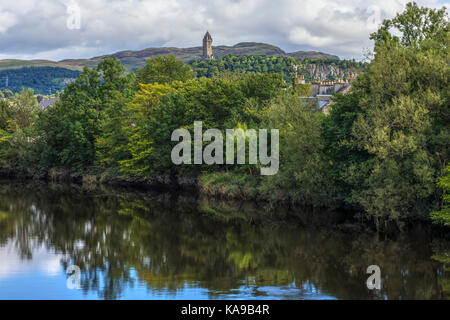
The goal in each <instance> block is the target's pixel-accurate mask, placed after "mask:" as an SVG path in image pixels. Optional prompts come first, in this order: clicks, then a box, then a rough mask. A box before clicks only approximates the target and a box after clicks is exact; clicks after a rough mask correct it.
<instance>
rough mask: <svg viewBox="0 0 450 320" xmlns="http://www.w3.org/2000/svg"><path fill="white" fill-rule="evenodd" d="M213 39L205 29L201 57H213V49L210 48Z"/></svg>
mask: <svg viewBox="0 0 450 320" xmlns="http://www.w3.org/2000/svg"><path fill="white" fill-rule="evenodd" d="M212 42H213V39H212V37H211V34H210V33H209V31H206V33H205V36H204V37H203V58H205V59H212V58H213V49H212Z"/></svg>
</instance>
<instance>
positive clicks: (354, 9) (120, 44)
mask: <svg viewBox="0 0 450 320" xmlns="http://www.w3.org/2000/svg"><path fill="white" fill-rule="evenodd" d="M71 1H72V2H75V3H77V4H78V5H79V6H80V8H81V29H80V30H70V29H68V28H67V26H66V24H67V18H68V15H67V5H68V4H69V3H70V2H71ZM419 2H421V3H424V4H428V5H430V6H438V1H437V0H422V1H419ZM405 3H406V1H405V0H369V1H366V0H277V1H273V0H240V1H239V0H41V1H35V0H14V1H11V0H0V58H49V59H56V60H57V59H64V58H78V57H91V56H94V55H101V54H105V53H112V52H115V51H119V50H127V49H131V50H136V49H143V48H147V47H152V46H178V47H187V46H198V45H200V44H201V38H202V36H203V33H204V32H205V30H206V29H208V30H209V31H210V32H211V33H212V34H213V37H214V44H215V45H219V44H226V45H232V44H235V43H237V42H241V41H257V42H266V43H270V44H274V45H278V46H280V47H282V48H283V49H285V50H287V51H295V50H309V49H310V50H320V51H324V52H329V53H334V54H338V55H341V56H343V57H356V58H359V57H361V56H362V52H363V50H364V49H365V48H367V47H369V46H370V45H371V44H370V41H369V40H368V37H369V34H370V33H371V32H373V31H374V30H370V28H369V25H368V23H367V20H368V19H369V17H370V14H371V13H370V12H369V11H368V8H369V7H370V6H374V7H375V8H379V12H380V15H381V17H382V18H385V17H389V16H393V15H394V14H395V12H398V11H399V10H401V9H402V8H403V6H404V5H405Z"/></svg>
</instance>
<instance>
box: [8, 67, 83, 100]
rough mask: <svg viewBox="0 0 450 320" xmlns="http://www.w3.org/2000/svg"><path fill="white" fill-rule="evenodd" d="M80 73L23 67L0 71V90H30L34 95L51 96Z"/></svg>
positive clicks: (58, 68)
mask: <svg viewBox="0 0 450 320" xmlns="http://www.w3.org/2000/svg"><path fill="white" fill-rule="evenodd" d="M79 74H80V72H79V71H77V70H69V69H65V68H60V67H51V66H48V67H24V68H20V69H9V70H2V71H0V90H3V89H8V90H11V91H12V92H14V93H16V92H19V91H20V90H21V89H22V88H32V89H33V90H34V92H35V93H39V94H45V95H47V94H53V93H55V92H58V91H61V90H62V89H63V88H64V87H65V86H66V85H67V84H68V83H70V82H71V81H73V80H75V79H76V78H77V77H78V76H79Z"/></svg>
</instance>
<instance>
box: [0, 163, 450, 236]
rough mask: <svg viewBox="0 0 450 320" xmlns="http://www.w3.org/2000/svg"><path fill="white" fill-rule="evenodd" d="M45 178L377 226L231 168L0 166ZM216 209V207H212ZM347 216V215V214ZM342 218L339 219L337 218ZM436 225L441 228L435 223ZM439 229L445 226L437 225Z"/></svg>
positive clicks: (401, 226)
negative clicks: (162, 171) (136, 170)
mask: <svg viewBox="0 0 450 320" xmlns="http://www.w3.org/2000/svg"><path fill="white" fill-rule="evenodd" d="M5 179H7V180H12V181H14V180H22V181H42V182H53V183H73V184H76V185H80V186H82V187H85V188H88V189H93V188H96V187H99V186H111V187H124V188H127V189H128V188H132V189H140V190H150V191H163V192H177V193H179V192H188V193H190V194H193V195H196V196H197V197H199V198H200V197H202V198H210V199H215V200H218V201H222V200H223V201H235V202H240V203H254V204H256V205H257V206H258V207H261V208H262V207H274V206H285V207H287V208H291V209H292V208H296V209H298V208H302V209H305V210H308V211H309V210H315V211H328V212H331V211H332V212H339V215H340V218H339V219H337V220H335V219H333V220H334V222H335V223H336V224H340V223H342V222H343V221H345V223H344V224H345V226H344V227H345V228H347V227H349V228H350V229H355V228H356V227H355V226H357V225H359V226H364V228H369V229H376V224H375V222H374V220H373V219H370V218H368V217H367V216H365V214H364V212H363V211H362V210H361V208H358V207H356V206H351V205H348V204H345V203H342V202H338V201H334V202H333V201H330V200H329V199H324V201H323V202H322V205H321V206H317V205H312V204H309V203H308V202H307V201H305V199H304V198H303V197H302V195H299V194H296V192H295V190H292V191H291V192H286V191H284V190H279V191H273V190H270V192H268V191H267V190H265V189H264V186H263V184H262V183H261V179H260V177H255V176H250V175H246V174H241V175H236V174H235V173H232V172H230V173H229V172H214V173H207V174H202V175H199V176H197V177H193V176H190V177H188V176H183V177H181V176H172V177H171V176H169V175H159V176H151V177H136V176H135V177H132V176H124V175H121V174H120V173H119V172H118V171H117V170H114V169H108V170H104V169H99V168H89V169H86V170H84V171H80V170H67V169H62V168H58V169H51V170H40V171H31V170H17V169H10V168H0V180H5ZM212 212H213V213H215V210H212ZM344 217H345V218H344ZM338 221H339V222H338ZM415 224H421V225H422V224H423V225H427V226H428V225H431V221H430V219H429V218H428V217H427V216H426V217H423V216H422V217H419V216H414V217H410V218H409V219H408V220H404V221H400V222H399V221H391V222H389V223H386V224H385V225H384V226H383V227H382V228H378V229H379V231H381V230H383V232H387V233H395V232H397V231H402V232H403V231H405V230H407V229H409V228H411V227H413V226H414V225H415ZM433 228H438V227H437V226H434V225H433ZM356 229H358V228H356ZM438 229H439V230H437V231H438V232H439V233H440V232H441V231H442V230H441V229H443V228H440V227H439V228H438Z"/></svg>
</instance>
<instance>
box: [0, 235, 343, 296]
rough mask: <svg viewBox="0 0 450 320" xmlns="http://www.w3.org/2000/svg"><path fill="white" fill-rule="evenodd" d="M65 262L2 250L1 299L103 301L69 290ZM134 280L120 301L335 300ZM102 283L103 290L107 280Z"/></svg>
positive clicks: (283, 291)
mask: <svg viewBox="0 0 450 320" xmlns="http://www.w3.org/2000/svg"><path fill="white" fill-rule="evenodd" d="M78 245H79V246H81V244H78ZM61 259H63V255H61V254H58V253H55V252H52V251H51V250H47V249H46V248H45V247H44V246H38V247H35V248H34V250H33V252H32V258H30V259H28V258H22V257H20V256H19V255H18V253H17V251H16V248H15V246H14V245H13V244H12V243H11V242H8V244H7V245H5V246H2V247H0V299H2V300H3V299H11V300H16V299H30V300H32V299H44V300H45V299H99V296H98V294H97V293H95V292H88V293H84V292H83V291H82V290H69V289H68V288H67V285H66V284H67V276H66V274H65V271H64V269H63V266H62V264H61ZM130 277H131V278H132V279H135V281H132V282H134V285H133V284H129V285H128V286H127V287H126V288H124V291H123V292H122V294H121V296H120V299H136V300H140V299H150V300H164V299H170V300H192V299H193V300H206V299H211V298H213V299H233V300H241V299H242V300H245V299H262V300H269V299H271V300H275V299H334V298H333V297H331V296H328V295H325V294H323V293H322V292H320V290H318V289H317V288H316V287H315V286H314V285H313V284H310V283H307V284H304V285H303V287H302V288H297V287H296V286H295V283H292V284H290V285H287V286H280V287H276V286H265V285H263V284H261V285H257V284H249V283H248V281H242V283H243V285H242V286H240V287H238V288H236V289H233V290H230V291H227V292H220V291H216V292H213V293H211V292H210V291H209V290H208V289H205V288H202V287H201V286H200V284H199V283H198V282H189V283H186V284H185V285H184V287H183V288H180V289H177V290H176V291H174V290H169V289H154V288H152V287H151V286H149V285H148V284H147V283H146V282H144V281H141V280H139V277H138V275H137V273H136V271H135V270H134V269H132V270H131V272H130ZM100 281H101V283H100V287H102V285H103V283H102V282H103V280H102V279H100ZM130 283H131V282H130Z"/></svg>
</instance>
